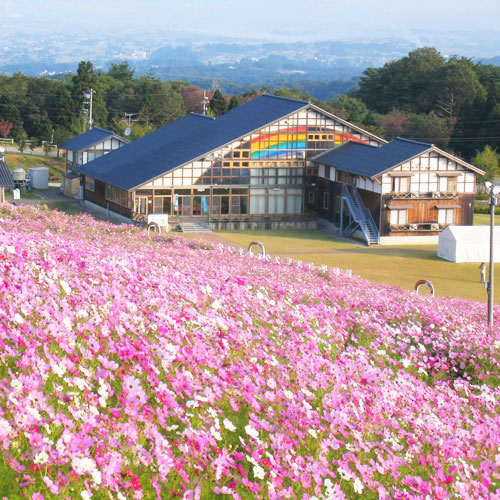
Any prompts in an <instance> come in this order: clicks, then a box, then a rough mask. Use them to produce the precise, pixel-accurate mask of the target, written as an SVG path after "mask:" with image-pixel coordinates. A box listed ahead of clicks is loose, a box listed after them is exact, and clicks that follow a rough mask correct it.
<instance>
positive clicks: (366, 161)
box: [314, 138, 432, 178]
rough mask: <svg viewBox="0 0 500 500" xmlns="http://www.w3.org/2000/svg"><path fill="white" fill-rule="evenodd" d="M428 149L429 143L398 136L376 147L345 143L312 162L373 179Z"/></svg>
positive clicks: (430, 146)
mask: <svg viewBox="0 0 500 500" xmlns="http://www.w3.org/2000/svg"><path fill="white" fill-rule="evenodd" d="M430 148H432V144H427V143H425V142H417V141H411V140H409V139H401V138H398V139H395V140H394V141H392V142H390V143H389V144H384V145H383V146H380V147H376V146H368V145H366V144H360V143H356V142H348V143H346V144H344V145H343V146H339V147H338V148H335V149H331V150H330V151H327V152H326V153H323V154H321V155H318V156H316V157H315V158H314V161H316V162H318V163H322V164H323V165H328V166H331V167H335V168H337V169H339V170H344V171H345V172H350V173H352V174H358V175H362V176H364V177H370V178H373V177H376V176H377V175H380V174H381V173H382V172H385V171H386V170H388V169H390V168H392V167H395V166H396V165H399V164H400V163H402V162H404V161H406V160H409V159H410V158H413V157H414V156H417V155H419V154H421V153H423V152H424V151H427V150H428V149H430Z"/></svg>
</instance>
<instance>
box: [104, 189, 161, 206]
mask: <svg viewBox="0 0 500 500" xmlns="http://www.w3.org/2000/svg"><path fill="white" fill-rule="evenodd" d="M136 194H137V193H136ZM104 198H105V199H106V200H108V201H111V202H113V203H116V204H117V205H121V206H122V207H128V192H127V191H124V190H123V189H120V188H117V187H115V186H111V185H110V184H106V185H105V188H104ZM151 201H152V200H151Z"/></svg>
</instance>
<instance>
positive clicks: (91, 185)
mask: <svg viewBox="0 0 500 500" xmlns="http://www.w3.org/2000/svg"><path fill="white" fill-rule="evenodd" d="M85 189H86V190H87V191H92V192H94V190H95V180H94V178H93V177H88V176H85Z"/></svg>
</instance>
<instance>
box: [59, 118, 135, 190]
mask: <svg viewBox="0 0 500 500" xmlns="http://www.w3.org/2000/svg"><path fill="white" fill-rule="evenodd" d="M128 143H129V141H128V140H127V139H124V138H123V137H120V136H119V135H117V134H115V133H114V132H112V131H111V130H106V129H103V128H99V127H94V128H92V129H90V130H88V131H87V132H84V133H83V134H80V135H78V136H76V137H73V138H72V139H69V140H68V141H66V142H63V143H62V144H60V145H59V148H60V149H65V150H66V153H65V159H66V173H64V174H63V177H64V179H63V192H64V194H66V195H67V196H76V195H77V194H78V190H79V187H80V176H79V175H78V174H75V173H74V170H75V168H76V167H78V166H80V165H85V164H86V163H88V162H89V161H92V160H95V159H96V158H100V157H101V156H104V155H106V154H108V153H111V151H114V150H115V149H119V148H121V147H122V146H124V145H125V144H128Z"/></svg>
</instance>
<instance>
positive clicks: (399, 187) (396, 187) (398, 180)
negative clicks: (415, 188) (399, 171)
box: [392, 177, 410, 193]
mask: <svg viewBox="0 0 500 500" xmlns="http://www.w3.org/2000/svg"><path fill="white" fill-rule="evenodd" d="M409 190H410V178H409V177H393V178H392V191H393V192H394V193H407V192H408V191H409Z"/></svg>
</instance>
